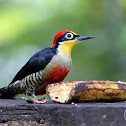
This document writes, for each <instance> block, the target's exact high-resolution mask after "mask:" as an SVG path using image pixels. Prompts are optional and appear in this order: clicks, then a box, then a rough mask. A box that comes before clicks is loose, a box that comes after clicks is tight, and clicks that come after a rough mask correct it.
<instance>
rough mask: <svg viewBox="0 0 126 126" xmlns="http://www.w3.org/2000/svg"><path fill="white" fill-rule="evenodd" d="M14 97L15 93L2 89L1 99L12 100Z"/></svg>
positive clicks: (0, 90) (0, 92)
mask: <svg viewBox="0 0 126 126" xmlns="http://www.w3.org/2000/svg"><path fill="white" fill-rule="evenodd" d="M13 97H14V93H13V92H12V91H10V90H8V88H7V87H3V88H0V99H12V98H13Z"/></svg>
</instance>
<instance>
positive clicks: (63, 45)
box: [52, 30, 95, 55]
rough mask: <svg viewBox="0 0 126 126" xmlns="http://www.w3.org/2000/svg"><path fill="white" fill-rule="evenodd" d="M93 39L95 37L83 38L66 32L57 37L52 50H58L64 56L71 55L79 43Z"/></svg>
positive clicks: (58, 34)
mask: <svg viewBox="0 0 126 126" xmlns="http://www.w3.org/2000/svg"><path fill="white" fill-rule="evenodd" d="M91 38H95V37H94V36H81V35H77V34H76V33H74V32H72V31H68V30H64V31H61V32H59V33H57V34H56V35H55V37H54V41H53V45H52V48H56V49H58V50H59V51H60V52H62V53H63V54H64V55H71V50H72V48H73V47H74V46H75V45H76V44H77V43H79V42H81V41H83V40H86V39H91Z"/></svg>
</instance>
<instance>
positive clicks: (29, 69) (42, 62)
mask: <svg viewBox="0 0 126 126" xmlns="http://www.w3.org/2000/svg"><path fill="white" fill-rule="evenodd" d="M56 53H57V50H56V49H53V48H51V47H48V48H46V49H43V50H41V51H39V52H37V53H35V54H34V55H33V56H32V57H31V58H30V59H29V61H28V62H27V63H26V64H25V65H24V66H23V67H22V68H21V70H20V71H19V72H18V73H17V74H16V76H15V77H14V79H13V80H12V82H11V83H14V82H15V81H17V80H21V79H23V78H24V77H26V76H27V75H29V74H32V73H36V72H38V71H40V70H43V69H44V68H45V67H46V65H47V64H48V63H49V62H50V61H51V59H52V58H53V56H54V55H55V54H56Z"/></svg>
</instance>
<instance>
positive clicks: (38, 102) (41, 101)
mask: <svg viewBox="0 0 126 126" xmlns="http://www.w3.org/2000/svg"><path fill="white" fill-rule="evenodd" d="M26 101H27V102H28V103H33V104H44V103H46V102H47V99H43V100H42V99H35V98H28V99H27V100H26Z"/></svg>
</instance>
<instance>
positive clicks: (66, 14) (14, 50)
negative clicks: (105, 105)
mask: <svg viewBox="0 0 126 126" xmlns="http://www.w3.org/2000/svg"><path fill="white" fill-rule="evenodd" d="M62 30H71V31H73V32H75V33H77V34H79V35H90V36H95V37H96V38H95V39H91V40H87V41H85V42H83V43H80V44H78V45H76V46H75V47H74V49H73V51H72V61H73V63H72V67H71V71H70V72H69V74H68V76H67V77H66V79H65V80H69V81H72V80H113V81H118V80H120V81H126V65H125V64H126V0H62V1H60V0H1V1H0V87H3V86H5V85H7V84H9V83H10V82H11V81H12V79H13V77H14V76H15V74H16V73H17V72H18V71H19V70H20V68H21V67H22V66H23V65H24V64H25V63H26V62H27V61H28V59H29V58H30V57H31V56H32V55H33V54H34V53H36V52H37V51H39V50H41V49H44V48H46V47H48V46H51V45H52V42H53V38H54V36H55V35H56V34H57V33H58V32H59V31H62Z"/></svg>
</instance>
